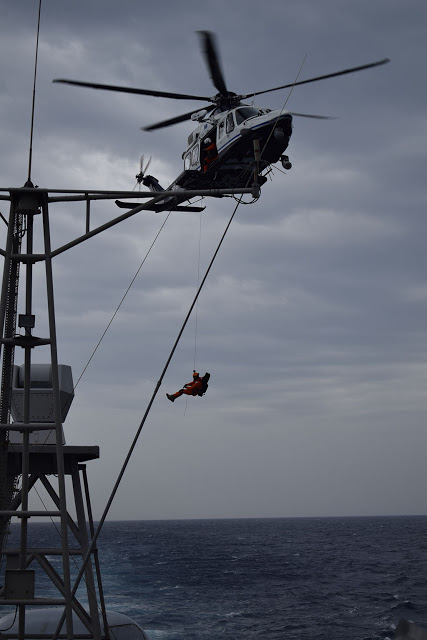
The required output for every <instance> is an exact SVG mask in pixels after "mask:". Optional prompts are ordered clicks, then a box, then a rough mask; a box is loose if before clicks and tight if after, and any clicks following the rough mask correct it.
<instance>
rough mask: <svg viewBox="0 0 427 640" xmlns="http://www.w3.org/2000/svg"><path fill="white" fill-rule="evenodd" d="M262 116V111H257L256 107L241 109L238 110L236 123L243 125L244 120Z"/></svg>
mask: <svg viewBox="0 0 427 640" xmlns="http://www.w3.org/2000/svg"><path fill="white" fill-rule="evenodd" d="M261 114H262V110H261V109H257V108H256V107H240V108H239V109H236V122H237V124H241V123H242V122H243V121H244V120H247V119H248V118H253V117H254V116H259V115H261Z"/></svg>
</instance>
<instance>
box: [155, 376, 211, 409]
mask: <svg viewBox="0 0 427 640" xmlns="http://www.w3.org/2000/svg"><path fill="white" fill-rule="evenodd" d="M209 378H210V374H209V373H205V375H204V376H203V378H201V377H200V374H199V373H198V372H197V371H195V370H193V381H192V382H187V384H185V385H184V386H183V388H182V389H180V390H179V391H177V392H176V393H167V394H166V397H167V398H168V400H170V401H171V402H175V400H176V398H179V396H182V394H183V393H185V394H186V395H187V396H203V395H204V394H205V393H206V390H207V388H208V380H209Z"/></svg>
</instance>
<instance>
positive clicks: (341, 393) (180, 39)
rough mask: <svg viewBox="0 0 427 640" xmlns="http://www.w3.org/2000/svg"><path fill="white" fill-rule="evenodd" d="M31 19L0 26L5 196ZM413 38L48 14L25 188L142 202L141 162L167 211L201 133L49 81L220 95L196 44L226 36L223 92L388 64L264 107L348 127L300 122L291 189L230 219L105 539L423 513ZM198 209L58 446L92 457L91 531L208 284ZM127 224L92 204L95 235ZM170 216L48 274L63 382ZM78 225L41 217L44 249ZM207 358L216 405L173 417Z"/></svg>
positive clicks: (419, 21)
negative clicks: (120, 530) (211, 35)
mask: <svg viewBox="0 0 427 640" xmlns="http://www.w3.org/2000/svg"><path fill="white" fill-rule="evenodd" d="M171 7H172V8H171ZM37 10H38V2H37V1H36V0H31V1H30V0H24V1H22V2H15V3H8V10H7V14H6V15H5V12H3V15H2V19H1V23H0V35H1V37H0V149H1V154H0V178H1V179H0V183H1V186H5V187H7V186H21V185H23V184H24V182H25V181H26V178H27V171H28V146H29V129H30V103H31V97H32V76H33V68H34V50H35V33H36V22H37ZM426 21H427V5H426V3H425V1H424V0H357V1H356V0H347V1H345V2H343V1H342V0H324V1H323V2H318V0H298V1H297V0H288V1H287V2H283V1H281V0H280V1H279V0H265V1H264V2H262V3H260V2H253V0H245V2H243V1H242V0H239V1H233V0H231V1H230V0H227V2H225V1H224V0H217V1H216V2H210V3H200V2H195V1H193V0H183V1H182V2H179V3H171V2H164V1H162V0H159V1H158V2H156V3H153V2H150V3H147V2H133V1H131V0H120V2H118V1H113V0H103V2H102V3H99V2H95V1H94V0H86V1H85V2H81V0H74V1H73V2H62V1H61V0H55V1H52V0H44V3H43V6H42V19H41V32H40V51H39V66H38V80H37V93H36V110H35V131H34V144H33V146H34V155H33V170H32V179H33V182H34V184H37V185H39V186H42V187H49V188H74V189H80V188H81V189H90V188H93V189H95V188H96V189H126V190H132V189H133V188H134V187H135V184H136V181H135V175H136V174H137V173H138V171H139V161H140V156H141V155H142V154H144V156H145V158H146V159H148V158H149V157H152V161H151V165H150V171H149V172H150V173H152V174H153V175H155V176H156V177H157V178H158V179H159V180H160V182H161V183H162V184H163V185H164V186H167V185H168V184H170V183H171V182H172V181H173V180H174V178H175V177H176V176H177V175H178V174H179V173H180V172H181V171H182V160H181V154H182V152H183V151H184V149H185V146H186V140H187V137H188V134H189V133H190V132H191V130H192V123H191V122H186V123H182V124H180V125H177V126H175V127H171V128H168V129H163V130H160V131H158V132H152V133H146V132H143V131H141V130H140V128H141V127H143V126H147V125H149V124H151V123H153V122H156V121H158V120H162V119H166V118H169V117H173V116H175V115H177V114H180V113H183V112H185V111H190V110H191V109H192V108H193V107H194V109H195V111H196V110H197V109H199V108H200V103H194V102H184V101H179V102H178V101H176V102H175V101H173V100H168V99H159V98H151V97H144V96H131V95H121V94H112V93H104V92H100V91H93V90H89V89H81V88H76V87H68V86H63V85H58V84H52V83H51V81H52V79H53V78H70V79H78V80H83V81H94V82H104V83H111V84H124V85H128V86H135V87H143V88H148V89H157V90H164V91H175V92H183V93H195V94H200V95H212V94H214V93H215V92H216V91H215V89H214V88H213V87H212V84H211V81H210V78H209V74H208V72H207V70H206V67H205V64H204V61H203V58H202V56H201V54H200V50H199V42H198V37H197V34H196V33H195V32H196V31H197V30H201V29H209V30H212V31H214V32H215V33H216V34H217V36H218V42H219V46H220V51H221V60H222V66H223V69H224V73H225V77H226V81H227V86H228V88H229V89H230V90H232V91H235V92H237V93H240V92H243V93H249V92H250V91H251V90H253V91H260V90H263V89H268V88H270V87H274V86H278V85H281V84H285V83H288V82H292V81H293V80H294V79H295V77H296V75H297V74H298V71H299V69H300V67H301V64H302V63H303V61H304V60H305V62H304V65H303V69H302V71H301V75H300V79H303V78H307V77H312V76H315V75H321V74H325V73H329V72H333V71H338V70H340V69H342V68H345V67H352V66H357V65H361V64H365V63H368V62H371V61H374V60H379V59H382V58H384V57H389V58H390V59H391V62H390V64H388V65H386V66H383V67H379V68H377V69H373V70H368V71H364V72H362V73H358V74H354V75H349V76H345V77H341V78H334V79H330V80H326V81H324V82H320V83H315V84H312V85H307V86H302V87H296V88H295V89H294V91H293V92H292V95H291V96H290V97H289V92H288V91H287V90H283V91H278V92H275V93H271V94H266V95H265V96H259V97H258V99H257V104H258V105H259V106H263V107H270V108H282V107H283V105H284V104H285V102H286V100H288V102H287V104H286V107H287V108H288V109H290V110H293V111H296V112H305V113H317V114H323V115H330V116H336V117H337V119H336V120H327V121H319V120H307V119H302V118H295V119H294V131H293V136H292V139H291V143H290V145H289V148H288V153H289V156H290V159H291V161H292V164H293V168H292V169H291V170H290V171H288V172H286V175H285V174H284V172H283V171H279V170H275V171H274V173H273V174H272V180H271V181H269V182H267V184H266V185H265V186H264V187H263V189H262V195H261V198H260V200H259V201H258V202H257V203H255V204H251V205H247V206H243V205H242V206H240V207H239V210H238V212H237V214H236V218H235V220H234V222H233V224H232V226H231V228H230V231H229V233H228V235H227V237H226V239H225V242H224V244H223V247H222V249H221V251H220V253H219V256H218V258H217V261H216V262H215V265H214V267H213V269H212V272H211V274H210V276H209V279H208V281H207V283H206V286H205V288H204V289H203V292H202V294H201V297H200V300H199V304H198V307H197V332H196V322H195V320H196V318H195V316H194V317H192V318H191V320H190V322H189V325H188V327H187V329H186V331H185V333H184V336H183V339H182V340H181V342H180V345H179V347H178V349H177V351H176V354H175V357H174V359H173V361H172V363H171V365H170V368H169V370H168V372H167V375H166V377H165V379H164V383H163V385H162V387H161V389H160V391H159V393H158V395H157V398H156V400H155V403H154V405H153V408H152V411H151V413H150V415H149V418H148V420H147V423H146V426H145V427H144V429H143V433H142V436H141V439H140V441H139V443H138V445H137V448H136V450H135V454H134V457H133V458H132V460H131V462H130V465H129V467H128V470H127V472H126V475H125V477H124V480H123V483H122V485H121V488H120V490H119V492H118V495H117V499H116V502H115V503H114V504H113V507H112V509H111V512H110V517H111V518H114V519H156V518H206V517H212V518H216V517H227V518H230V517H264V516H332V515H383V514H425V513H427V500H426V497H425V493H426V491H425V488H426V486H427V465H426V462H425V460H426V451H427V430H426V410H427V394H426V388H427V330H426V326H427V325H426V319H427V316H426V311H427V272H426V266H427V264H426V262H427V259H426V250H425V245H426V204H427V203H426V200H427V198H426V177H427V162H426V149H427V126H426V124H427V108H426V107H427V92H426V83H425V66H426V62H427V44H426V38H425V31H426V24H427V22H426ZM288 97H289V99H288ZM203 204H204V205H205V206H206V209H205V211H204V212H203V214H201V224H200V214H197V213H172V214H171V215H170V217H169V219H168V221H167V223H166V225H165V227H164V229H163V230H162V232H161V234H160V236H159V239H158V240H157V242H156V244H155V245H154V248H153V250H152V252H151V253H150V255H149V257H148V258H147V260H146V262H145V264H144V266H143V267H142V269H141V271H140V273H139V275H138V277H137V279H136V281H135V283H134V285H133V287H132V289H131V292H130V293H129V295H128V296H127V297H126V299H125V301H124V303H123V305H122V307H121V310H120V312H119V313H118V315H117V316H116V318H115V321H114V322H113V324H112V326H111V328H110V330H109V331H108V332H107V334H106V336H105V338H104V340H103V342H102V344H101V347H100V348H99V349H98V351H97V353H96V354H95V356H94V358H93V360H92V361H91V363H90V365H89V367H88V368H87V370H86V373H85V375H84V376H83V378H82V380H81V382H80V383H79V384H78V386H77V389H76V397H75V400H74V404H73V406H72V408H71V410H70V413H69V416H68V418H67V420H66V422H65V425H64V426H65V431H66V439H67V443H68V444H99V445H100V447H101V458H100V460H99V461H95V462H92V463H90V464H89V468H88V473H89V481H90V483H91V486H92V500H93V507H94V511H95V515H96V516H97V517H98V516H99V515H100V513H101V512H102V510H103V508H104V505H105V503H106V501H107V498H108V496H109V493H110V491H111V489H112V487H113V484H114V481H115V477H116V474H117V473H118V471H119V469H120V467H121V465H122V462H123V460H124V458H125V456H126V453H127V450H128V447H129V445H130V443H131V441H132V439H133V437H134V434H135V432H136V430H137V428H138V425H139V423H140V420H141V418H142V416H143V414H144V411H145V408H146V405H147V402H148V401H149V399H150V397H151V394H152V392H153V391H154V388H155V385H156V382H157V380H158V379H159V377H160V374H161V372H162V370H163V367H164V364H165V362H166V360H167V358H168V355H169V352H170V350H171V348H172V346H173V343H174V341H175V339H176V336H177V335H178V332H179V329H180V327H181V324H182V322H183V320H184V318H185V315H186V313H187V311H188V309H189V307H190V304H191V302H192V300H193V297H194V295H195V292H196V288H197V280H198V267H199V259H198V256H199V243H200V277H201V276H202V275H203V274H204V271H205V269H206V267H207V265H208V263H209V261H210V259H211V257H212V254H213V252H214V250H215V248H216V246H217V243H218V241H219V239H220V237H221V235H222V233H223V230H224V228H225V226H226V224H227V221H228V219H229V217H230V215H231V213H232V211H233V209H234V206H235V202H234V200H230V199H225V200H222V201H215V200H205V201H204V203H203ZM0 210H1V212H2V213H3V215H7V213H8V209H7V206H6V203H3V204H1V206H0ZM119 213H120V211H119V210H118V209H117V207H116V206H115V204H114V203H104V204H102V205H98V206H96V207H94V209H93V216H92V217H93V224H98V223H101V222H103V221H104V220H107V219H109V218H112V217H114V216H116V215H118V214H119ZM166 215H167V214H155V213H151V212H148V213H141V214H139V215H138V216H136V217H133V218H131V219H129V220H128V221H126V222H124V223H123V224H122V225H121V226H120V227H115V228H114V229H112V230H109V231H107V232H105V233H104V234H102V235H101V236H98V237H96V238H95V239H93V240H91V241H89V242H87V243H85V244H83V245H80V246H79V247H77V248H74V249H72V250H70V251H69V252H68V253H67V254H63V255H61V256H58V257H57V258H55V260H54V277H55V286H56V293H55V295H56V311H57V330H58V340H59V358H60V362H62V363H65V364H70V365H71V366H72V368H73V375H74V380H75V381H77V379H78V377H79V376H80V373H81V372H82V370H83V369H84V367H85V365H86V364H87V362H88V360H89V358H90V356H91V353H92V351H93V349H94V348H95V346H96V344H97V342H98V340H99V338H100V337H101V335H102V332H103V331H104V329H105V327H106V325H107V324H108V322H109V320H110V319H111V317H112V315H113V313H114V311H115V310H116V308H117V305H118V304H119V302H120V300H121V299H122V296H123V295H124V293H125V291H126V289H127V287H128V285H129V283H130V281H131V280H132V278H133V277H134V275H135V273H136V271H137V269H138V268H139V266H140V264H141V262H142V260H143V258H144V256H145V255H146V253H147V251H148V249H149V247H150V245H151V243H152V241H153V239H154V237H155V235H156V233H157V232H158V230H159V229H160V227H161V225H162V223H163V222H164V220H165V218H166ZM84 216H85V207H84V205H83V206H81V205H72V206H63V205H62V206H56V207H53V206H52V208H51V225H52V233H53V246H54V247H56V246H58V245H59V244H63V243H64V242H67V241H70V240H72V239H73V238H74V237H76V236H77V235H80V234H81V233H83V232H84V225H85V219H84ZM37 222H38V221H37ZM0 224H2V225H3V223H1V221H0ZM2 229H3V230H2V231H1V237H2V240H1V242H2V246H4V242H5V231H6V226H5V225H3V227H2ZM0 230H1V228H0ZM35 271H36V273H35V286H36V299H35V301H34V307H35V314H36V329H35V334H36V335H44V334H45V332H46V318H45V295H44V292H43V289H42V287H41V282H42V276H43V268H42V266H41V265H37V266H36V268H35ZM23 305H24V299H23V297H21V299H20V304H19V312H22V311H23V308H24V306H23ZM195 346H196V348H195ZM47 357H48V353H47V352H44V351H43V350H42V349H40V350H39V352H35V353H34V354H33V358H34V361H37V360H39V361H46V358H47ZM195 357H196V368H197V369H198V370H199V371H200V372H201V374H203V373H204V372H205V371H209V372H210V373H211V376H212V377H211V383H210V387H209V391H208V393H207V395H206V396H205V397H204V398H202V399H201V398H190V399H188V401H187V400H186V399H185V397H182V398H179V399H178V400H177V401H176V402H175V403H174V404H172V403H170V402H169V401H168V400H167V399H166V396H165V394H166V392H174V391H176V390H177V389H178V388H180V387H181V386H182V384H183V383H184V382H187V381H188V380H189V379H190V378H191V373H192V369H193V364H194V358H195ZM22 360H23V356H22V354H20V353H18V352H17V354H16V361H17V363H18V364H20V363H21V362H22Z"/></svg>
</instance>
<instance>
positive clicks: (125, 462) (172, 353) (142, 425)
mask: <svg viewBox="0 0 427 640" xmlns="http://www.w3.org/2000/svg"><path fill="white" fill-rule="evenodd" d="M239 204H240V200H239V202H237V204H236V206H235V208H234V211H233V213H232V214H231V217H230V220H229V221H228V223H227V226H226V227H225V231H224V233H223V234H222V237H221V240H220V241H219V243H218V246H217V248H216V249H215V252H214V254H213V256H212V259H211V261H210V263H209V266H208V268H207V269H206V273H205V275H204V276H203V280H202V281H201V283H200V285H199V287H198V289H197V292H196V295H195V297H194V299H193V302H192V303H191V306H190V309H189V311H188V313H187V315H186V317H185V320H184V322H183V324H182V327H181V329H180V331H179V333H178V337H177V338H176V340H175V343H174V345H173V347H172V350H171V352H170V354H169V357H168V359H167V361H166V364H165V366H164V368H163V371H162V373H161V375H160V378H159V380H158V382H157V384H156V387H155V389H154V391H153V394H152V396H151V399H150V401H149V403H148V405H147V408H146V410H145V413H144V415H143V417H142V420H141V422H140V424H139V427H138V430H137V432H136V434H135V436H134V439H133V441H132V444H131V446H130V448H129V451H128V453H127V455H126V458H125V461H124V463H123V465H122V468H121V470H120V473H119V475H118V476H117V480H116V482H115V484H114V487H113V489H112V491H111V494H110V497H109V498H108V501H107V504H106V506H105V508H104V512H103V514H102V516H101V518H100V520H99V523H98V527H97V528H96V531H95V533H94V535H93V537H92V540H91V543H90V545H89V548H88V550H87V552H86V555H85V557H84V559H83V564H82V566H81V568H80V571H79V574H78V576H77V578H76V581H75V583H74V586H73V589H72V592H71V597H74V596H75V594H76V591H77V589H78V586H79V584H80V580H81V579H82V576H83V573H84V571H85V569H86V565H87V563H88V562H89V559H90V556H91V554H92V551H93V549H94V547H95V545H96V542H97V540H98V537H99V534H100V533H101V530H102V527H103V526H104V522H105V519H106V517H107V515H108V512H109V510H110V507H111V504H112V502H113V500H114V498H115V495H116V493H117V489H118V488H119V485H120V482H121V480H122V478H123V476H124V473H125V471H126V467H127V466H128V463H129V460H130V458H131V456H132V454H133V451H134V449H135V447H136V444H137V442H138V439H139V436H140V435H141V431H142V429H143V427H144V425H145V422H146V420H147V417H148V414H149V413H150V410H151V407H152V405H153V403H154V400H155V398H156V395H157V392H158V390H159V389H160V386H161V384H162V381H163V378H164V377H165V374H166V371H167V370H168V367H169V365H170V363H171V360H172V358H173V356H174V354H175V350H176V348H177V346H178V344H179V341H180V340H181V337H182V334H183V333H184V329H185V327H186V326H187V323H188V320H189V318H190V316H191V313H192V311H193V309H194V307H195V305H196V302H197V300H198V298H199V295H200V292H201V290H202V289H203V286H204V284H205V282H206V280H207V277H208V275H209V273H210V270H211V268H212V265H213V263H214V262H215V259H216V257H217V255H218V253H219V250H220V248H221V246H222V243H223V242H224V239H225V236H226V235H227V232H228V230H229V228H230V226H231V223H232V222H233V219H234V216H235V214H236V211H237V209H238V207H239ZM64 620H65V611H64V612H63V613H62V615H61V619H60V621H59V624H58V627H57V629H56V631H55V633H54V635H53V640H57V638H58V635H59V633H60V631H61V628H62V625H63V623H64Z"/></svg>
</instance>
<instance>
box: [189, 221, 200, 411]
mask: <svg viewBox="0 0 427 640" xmlns="http://www.w3.org/2000/svg"><path fill="white" fill-rule="evenodd" d="M202 215H203V213H202V212H200V218H199V255H198V259H197V288H196V290H197V289H198V287H199V284H200V247H201V242H202ZM194 316H195V327H194V358H193V371H196V354H197V329H198V322H199V301H198V300H197V302H196V311H195V312H194ZM187 405H188V396H185V408H184V416H185V414H186V413H187Z"/></svg>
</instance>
